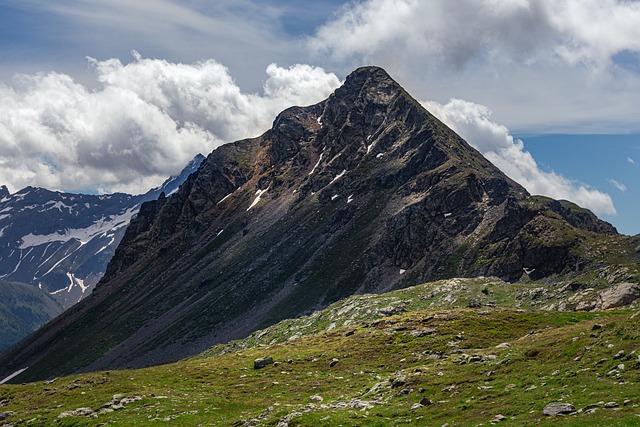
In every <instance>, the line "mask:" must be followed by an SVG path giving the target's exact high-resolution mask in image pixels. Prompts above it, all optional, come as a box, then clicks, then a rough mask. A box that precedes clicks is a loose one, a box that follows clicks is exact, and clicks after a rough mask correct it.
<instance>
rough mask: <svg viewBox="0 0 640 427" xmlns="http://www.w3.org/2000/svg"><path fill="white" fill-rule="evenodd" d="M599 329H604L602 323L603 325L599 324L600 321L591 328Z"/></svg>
mask: <svg viewBox="0 0 640 427" xmlns="http://www.w3.org/2000/svg"><path fill="white" fill-rule="evenodd" d="M598 329H602V325H601V324H599V323H596V324H595V325H593V326H592V327H591V330H592V331H597V330H598Z"/></svg>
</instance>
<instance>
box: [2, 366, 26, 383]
mask: <svg viewBox="0 0 640 427" xmlns="http://www.w3.org/2000/svg"><path fill="white" fill-rule="evenodd" d="M27 369H29V367H28V366H27V367H26V368H22V369H20V370H18V371H15V372H14V373H13V374H11V375H9V376H8V377H7V378H5V379H3V380H2V381H0V384H4V383H6V382H7V381H9V380H10V379H12V378H14V377H17V376H18V375H20V374H21V373H23V372H24V371H26V370H27Z"/></svg>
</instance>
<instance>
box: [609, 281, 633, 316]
mask: <svg viewBox="0 0 640 427" xmlns="http://www.w3.org/2000/svg"><path fill="white" fill-rule="evenodd" d="M600 298H601V299H602V309H603V310H607V309H610V308H617V307H624V306H626V305H629V304H631V303H632V302H634V301H635V300H637V299H638V298H640V285H638V284H637V283H620V284H618V285H616V286H614V287H612V288H610V289H607V290H606V291H604V292H602V294H600Z"/></svg>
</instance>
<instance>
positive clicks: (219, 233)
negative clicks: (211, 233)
mask: <svg viewBox="0 0 640 427" xmlns="http://www.w3.org/2000/svg"><path fill="white" fill-rule="evenodd" d="M223 231H224V228H223V229H222V230H220V231H218V234H216V237H218V236H219V235H221V234H222V232H223Z"/></svg>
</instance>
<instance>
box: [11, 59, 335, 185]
mask: <svg viewBox="0 0 640 427" xmlns="http://www.w3.org/2000/svg"><path fill="white" fill-rule="evenodd" d="M89 61H90V64H91V65H92V67H93V69H94V70H95V73H96V74H95V75H96V79H97V82H98V87H97V88H96V89H93V90H91V89H89V88H87V87H86V86H84V85H81V84H79V83H77V82H75V81H74V80H73V79H72V78H71V77H70V76H68V75H65V74H60V73H41V74H32V75H18V76H16V77H15V78H14V79H13V81H12V82H11V84H10V85H7V84H1V85H0V101H1V102H0V159H1V160H0V182H1V183H2V184H7V185H8V186H9V187H10V188H11V189H13V190H17V189H20V188H22V187H24V186H27V185H32V186H44V187H47V188H51V189H63V190H68V191H69V190H70V191H74V190H75V191H79V190H87V189H95V188H98V189H99V190H100V191H101V192H110V191H127V192H132V193H137V192H143V191H146V190H147V189H148V188H150V187H152V186H154V185H157V184H158V183H159V182H162V180H163V179H165V178H166V177H167V176H168V175H171V174H175V173H177V172H179V170H180V169H181V168H182V167H183V166H184V165H185V164H186V163H187V162H188V161H189V160H190V159H191V158H193V157H194V156H195V155H196V154H197V153H199V152H200V153H203V154H208V153H209V152H210V151H211V150H212V149H214V148H215V147H216V146H218V145H220V144H222V143H224V142H230V141H233V140H237V139H241V138H245V137H249V136H256V135H258V134H260V133H262V132H263V131H265V130H266V129H268V128H269V126H270V125H271V122H272V120H273V118H274V117H275V115H276V114H277V113H278V112H280V111H281V110H282V109H284V108H286V107H288V106H291V105H294V104H295V105H307V104H312V103H315V102H318V101H320V100H322V99H324V98H325V97H327V96H328V95H329V94H330V93H331V92H332V91H333V90H334V89H335V88H336V87H337V86H338V85H339V84H340V81H339V80H338V78H337V77H336V76H335V75H334V74H332V73H327V72H325V71H324V70H322V69H321V68H317V67H311V66H308V65H295V66H292V67H289V68H281V67H278V66H277V65H275V64H272V65H270V66H269V67H268V68H267V76H268V77H267V79H266V82H265V84H264V89H263V91H262V93H259V94H258V93H244V92H242V91H241V90H240V88H239V87H238V86H237V85H236V84H235V82H234V80H233V78H232V77H231V75H230V74H229V72H228V70H227V69H226V68H225V67H224V66H222V65H221V64H219V63H217V62H216V61H214V60H208V61H202V62H198V63H195V64H180V63H172V62H168V61H164V60H157V59H144V58H142V57H141V56H140V55H139V54H137V53H135V54H134V61H132V62H131V63H129V64H123V63H122V62H120V61H119V60H117V59H109V60H105V61H98V60H95V59H90V60H89Z"/></svg>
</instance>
